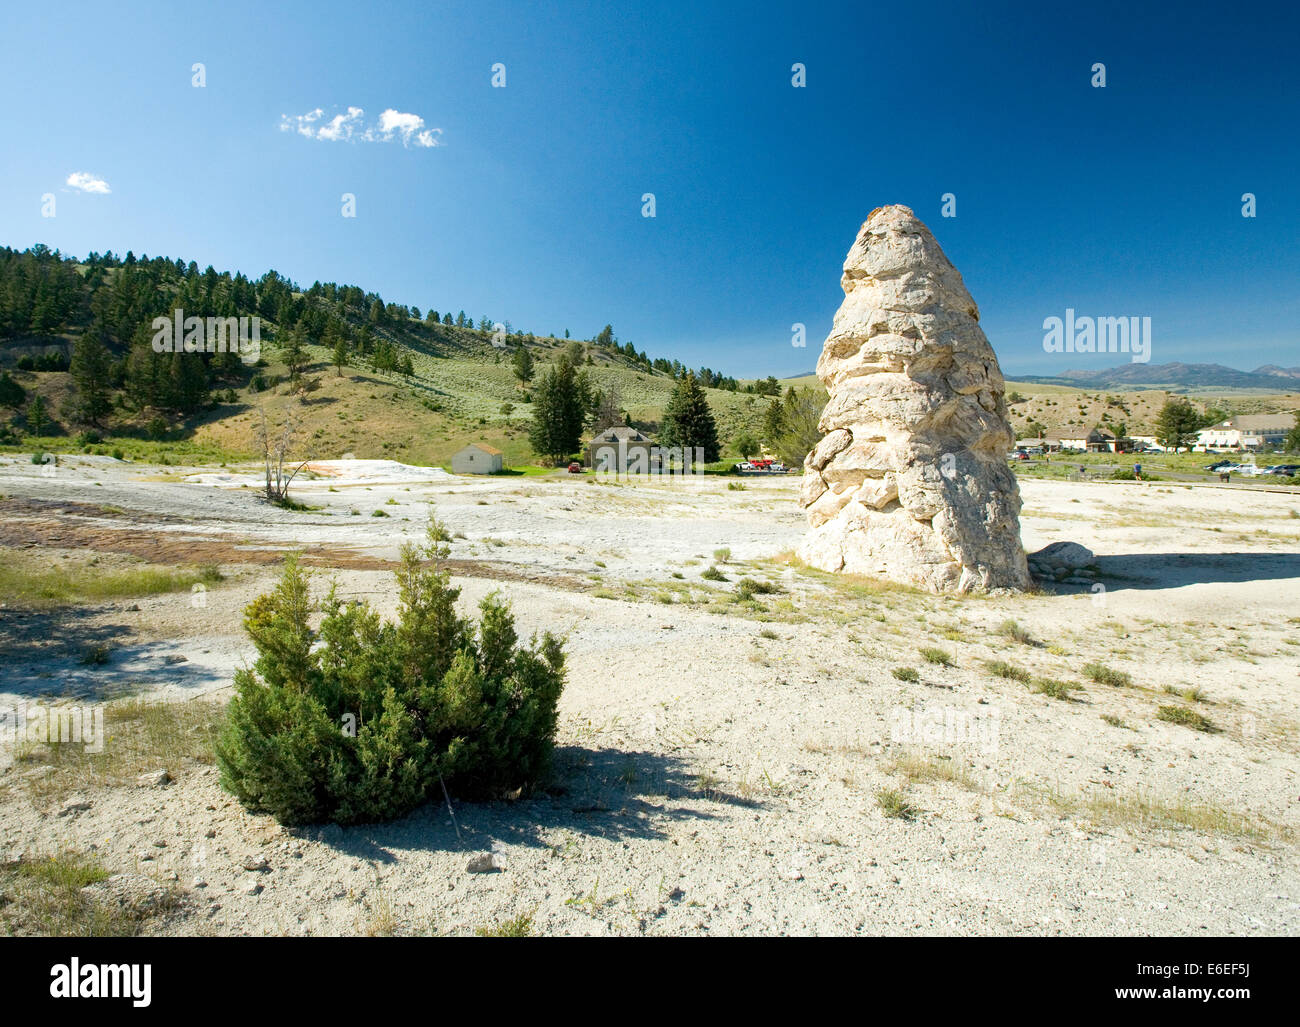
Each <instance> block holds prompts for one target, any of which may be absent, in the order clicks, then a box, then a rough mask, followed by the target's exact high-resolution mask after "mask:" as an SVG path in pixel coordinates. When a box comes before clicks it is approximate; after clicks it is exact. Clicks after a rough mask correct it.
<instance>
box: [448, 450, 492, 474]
mask: <svg viewBox="0 0 1300 1027" xmlns="http://www.w3.org/2000/svg"><path fill="white" fill-rule="evenodd" d="M501 460H502V453H501V450H499V449H494V448H492V447H491V446H489V445H487V443H484V442H471V443H470V444H469V445H468V446H466V447H465V448H464V449H462V450H461V451H460V452H459V453H457V454H456V455H455V456H453V457H452V458H451V469H452V471H454V472H455V473H456V474H493V473H495V472H496V471H499V470H501V469H502V465H501Z"/></svg>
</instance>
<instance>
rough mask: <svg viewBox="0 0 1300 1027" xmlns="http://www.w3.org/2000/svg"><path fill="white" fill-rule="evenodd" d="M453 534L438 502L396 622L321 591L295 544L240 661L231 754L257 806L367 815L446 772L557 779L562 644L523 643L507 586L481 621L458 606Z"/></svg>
mask: <svg viewBox="0 0 1300 1027" xmlns="http://www.w3.org/2000/svg"><path fill="white" fill-rule="evenodd" d="M445 537H446V532H445V529H444V528H443V527H442V525H441V524H439V523H438V522H437V521H436V520H435V519H432V518H431V520H430V525H429V541H428V544H427V545H426V546H424V547H417V546H413V545H409V544H408V545H406V546H404V547H403V549H402V553H401V563H400V566H399V568H398V570H397V572H396V578H397V586H398V592H399V595H400V597H401V605H400V606H399V608H398V618H397V621H396V623H392V622H384V621H382V620H381V619H380V617H379V614H378V613H376V612H375V611H373V610H372V609H370V607H369V606H368V605H367V604H366V603H364V602H360V601H358V602H354V603H349V602H345V601H343V600H341V599H339V598H338V596H337V594H336V591H335V588H334V587H331V588H330V591H329V593H328V595H327V596H326V597H325V600H324V602H323V603H314V602H313V601H312V599H311V597H310V594H309V589H308V581H307V575H306V573H305V572H304V571H303V570H302V568H301V567H300V566H299V563H298V560H297V558H296V557H292V556H291V557H290V558H289V559H288V560H287V561H286V563H285V568H284V574H283V575H282V576H281V578H280V582H279V584H278V585H277V586H276V588H275V589H274V590H273V591H272V592H270V593H269V594H267V595H263V596H259V597H258V598H257V599H255V600H254V601H253V602H252V603H251V604H250V605H249V606H248V608H247V609H246V610H245V614H244V625H245V628H246V629H247V631H248V633H249V635H250V636H251V637H252V639H253V643H254V644H255V645H256V647H257V651H258V654H259V655H258V658H257V660H256V662H255V663H254V665H253V668H252V669H251V670H248V669H244V670H240V671H238V672H237V673H236V675H235V697H234V698H233V699H232V700H231V703H230V709H229V713H228V717H227V723H226V727H225V730H224V731H223V733H222V735H221V738H220V740H219V741H218V743H217V760H218V763H219V765H220V768H221V781H222V784H223V785H224V786H225V787H226V788H227V789H229V790H230V791H231V792H233V793H234V794H235V795H236V796H238V797H239V798H240V800H242V801H243V802H244V803H245V804H246V805H247V806H249V807H250V808H252V809H254V810H259V811H265V812H268V813H271V814H272V815H274V816H275V818H276V819H277V820H279V821H281V822H282V823H285V824H301V823H313V822H320V821H335V822H338V823H344V824H347V823H359V822H365V821H376V820H387V819H391V818H393V817H399V816H402V815H403V814H405V813H407V812H409V811H410V810H411V809H413V808H414V807H415V806H417V805H419V804H420V803H422V802H423V801H425V799H426V798H430V797H432V798H436V799H441V797H442V784H443V783H445V784H446V786H447V787H448V788H451V789H454V790H455V791H456V792H457V793H458V794H459V795H462V796H467V797H484V798H485V797H491V796H495V795H501V794H503V793H506V792H513V791H516V790H518V789H528V788H531V787H532V786H535V785H536V784H538V783H540V782H541V781H543V780H544V778H545V777H546V775H547V774H548V772H549V769H550V761H551V754H552V751H553V747H554V742H555V728H556V717H557V713H556V707H557V704H558V702H559V698H560V692H561V690H562V689H563V687H564V654H563V649H562V647H561V644H560V642H559V641H558V640H557V639H556V638H554V637H553V636H552V635H551V634H550V633H549V632H548V633H546V634H545V635H543V637H542V639H541V641H540V643H539V642H538V641H537V639H536V637H535V636H534V638H533V639H532V641H531V643H530V644H529V645H528V646H527V647H525V646H521V645H519V644H518V637H517V636H516V634H515V629H514V618H513V617H512V616H511V614H510V611H509V608H508V606H507V605H506V604H505V603H504V602H503V601H502V600H501V599H499V598H498V597H497V596H496V595H495V594H494V595H491V596H488V597H487V598H486V599H484V600H483V601H482V602H481V603H480V604H479V610H480V611H481V614H482V616H481V619H480V621H479V624H478V626H477V630H475V626H474V625H473V624H472V622H471V621H469V620H467V619H465V618H462V617H459V616H457V614H456V608H455V603H456V599H457V597H458V596H459V595H460V589H457V588H452V587H451V585H450V574H449V573H448V572H447V571H445V570H443V569H441V561H442V560H443V559H445V558H446V555H447V552H448V549H447V546H446V545H445V543H444V542H443V539H445ZM317 612H323V614H324V616H323V619H322V620H321V623H320V627H319V628H318V629H315V630H313V629H312V628H311V626H310V620H311V618H312V616H313V614H315V613H317Z"/></svg>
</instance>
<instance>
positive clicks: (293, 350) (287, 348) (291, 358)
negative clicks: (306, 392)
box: [284, 326, 309, 381]
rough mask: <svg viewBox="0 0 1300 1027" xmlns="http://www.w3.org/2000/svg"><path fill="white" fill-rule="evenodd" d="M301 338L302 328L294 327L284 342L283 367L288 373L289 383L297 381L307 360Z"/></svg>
mask: <svg viewBox="0 0 1300 1027" xmlns="http://www.w3.org/2000/svg"><path fill="white" fill-rule="evenodd" d="M302 336H303V331H302V328H301V327H300V326H294V328H293V329H291V330H290V332H289V336H288V338H286V339H285V340H284V366H285V368H286V369H287V370H288V372H289V380H290V381H297V380H298V377H299V376H300V375H301V374H302V372H303V370H304V369H305V368H306V366H307V363H308V360H309V358H308V356H307V351H306V350H305V349H304V348H303V342H302Z"/></svg>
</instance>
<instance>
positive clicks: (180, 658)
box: [163, 653, 190, 665]
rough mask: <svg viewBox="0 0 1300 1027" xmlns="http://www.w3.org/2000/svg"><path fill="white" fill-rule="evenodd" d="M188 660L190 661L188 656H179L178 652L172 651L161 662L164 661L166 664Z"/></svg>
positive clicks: (187, 661) (186, 661)
mask: <svg viewBox="0 0 1300 1027" xmlns="http://www.w3.org/2000/svg"><path fill="white" fill-rule="evenodd" d="M189 662H190V658H189V657H188V656H181V655H180V654H179V653H173V654H172V655H171V656H167V657H165V658H164V659H163V663H166V664H168V665H175V664H177V663H189Z"/></svg>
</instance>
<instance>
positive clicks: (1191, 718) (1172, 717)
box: [1156, 706, 1217, 733]
mask: <svg viewBox="0 0 1300 1027" xmlns="http://www.w3.org/2000/svg"><path fill="white" fill-rule="evenodd" d="M1156 717H1157V718H1159V719H1160V720H1163V721H1167V722H1168V723H1170V724H1181V725H1182V726H1183V727H1190V728H1191V729H1192V730H1193V731H1204V732H1206V733H1212V732H1214V731H1216V730H1217V728H1215V726H1214V725H1213V724H1212V723H1211V722H1210V721H1209V719H1208V718H1207V717H1206V716H1205V715H1204V714H1202V713H1199V712H1198V711H1196V710H1193V709H1189V708H1188V707H1186V706H1161V707H1159V708H1158V709H1157V710H1156Z"/></svg>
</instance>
